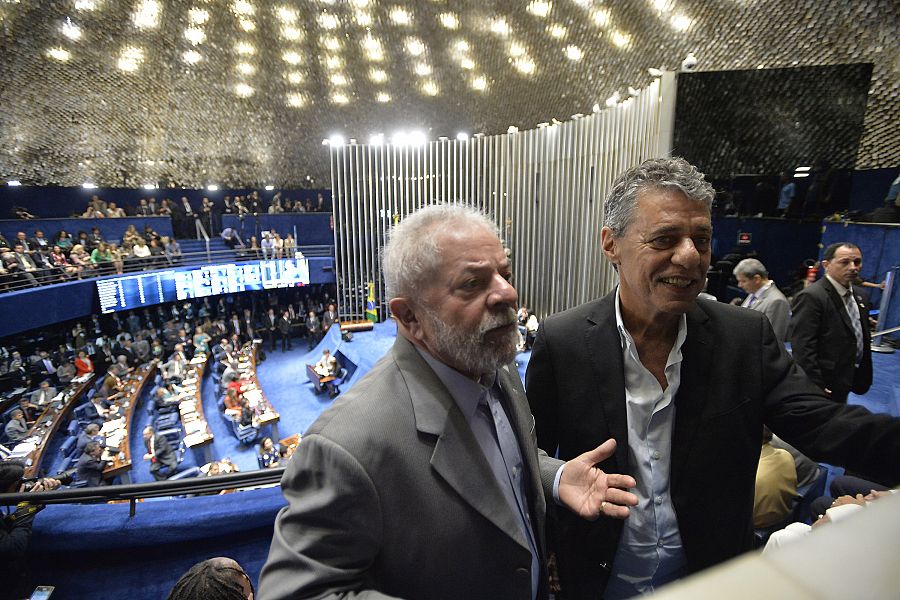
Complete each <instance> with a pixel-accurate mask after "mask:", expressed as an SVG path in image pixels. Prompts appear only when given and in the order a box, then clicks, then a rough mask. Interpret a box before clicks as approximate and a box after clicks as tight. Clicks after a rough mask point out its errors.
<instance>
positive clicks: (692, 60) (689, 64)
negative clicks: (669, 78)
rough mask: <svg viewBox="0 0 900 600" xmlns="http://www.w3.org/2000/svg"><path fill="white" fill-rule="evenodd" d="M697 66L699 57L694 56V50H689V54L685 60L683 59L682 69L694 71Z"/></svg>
mask: <svg viewBox="0 0 900 600" xmlns="http://www.w3.org/2000/svg"><path fill="white" fill-rule="evenodd" d="M696 68H697V57H696V56H694V53H693V52H688V55H687V56H685V57H684V60H683V61H681V70H682V71H688V72H689V71H693V70H694V69H696Z"/></svg>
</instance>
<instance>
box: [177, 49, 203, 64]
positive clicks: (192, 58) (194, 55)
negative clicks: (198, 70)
mask: <svg viewBox="0 0 900 600" xmlns="http://www.w3.org/2000/svg"><path fill="white" fill-rule="evenodd" d="M202 59H203V55H202V54H200V53H199V52H197V51H196V50H188V51H187V52H185V53H184V54H182V55H181V60H183V61H184V62H186V63H187V64H189V65H194V64H197V63H198V62H200V61H201V60H202Z"/></svg>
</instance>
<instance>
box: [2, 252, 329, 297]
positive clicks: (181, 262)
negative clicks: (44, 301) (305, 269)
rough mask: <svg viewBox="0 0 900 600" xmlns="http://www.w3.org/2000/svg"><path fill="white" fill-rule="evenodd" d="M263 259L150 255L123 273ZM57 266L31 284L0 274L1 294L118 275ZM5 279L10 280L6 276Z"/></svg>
mask: <svg viewBox="0 0 900 600" xmlns="http://www.w3.org/2000/svg"><path fill="white" fill-rule="evenodd" d="M299 250H300V251H301V252H303V255H304V256H306V257H327V256H333V253H334V247H333V246H303V247H300V248H299ZM262 258H263V254H262V250H251V249H250V248H247V247H243V248H236V249H234V250H231V249H226V250H210V249H207V250H206V251H200V252H184V253H182V254H181V255H180V256H177V257H173V258H168V257H166V256H165V255H159V256H151V257H148V258H135V257H125V258H124V259H123V268H122V274H123V275H124V274H129V273H142V272H148V271H158V270H165V269H170V268H173V267H184V266H193V265H205V264H220V263H229V262H235V263H241V262H247V261H251V260H259V259H262ZM60 271H61V270H60V269H59V268H58V267H55V268H46V267H41V268H40V269H39V270H38V271H34V272H32V276H33V277H34V283H35V284H36V285H32V282H31V281H30V280H27V279H24V278H21V279H19V280H18V281H15V280H10V281H6V282H3V278H4V276H2V275H0V294H2V293H5V292H14V291H21V290H26V289H34V288H35V287H46V286H48V285H54V284H61V283H71V282H73V281H79V280H80V281H84V280H92V279H100V278H102V277H108V276H111V275H119V273H115V272H114V268H113V266H112V263H109V262H108V263H105V264H104V266H103V267H100V268H97V267H94V268H93V269H92V270H91V271H87V272H83V273H82V276H81V278H80V279H76V278H68V279H67V278H65V277H64V276H63V275H62V274H61V272H60ZM6 277H10V276H9V275H7V276H6Z"/></svg>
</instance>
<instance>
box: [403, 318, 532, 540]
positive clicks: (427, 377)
mask: <svg viewBox="0 0 900 600" xmlns="http://www.w3.org/2000/svg"><path fill="white" fill-rule="evenodd" d="M393 355H394V360H395V361H396V362H397V366H398V367H399V368H400V372H401V374H402V375H403V378H404V380H405V381H406V385H407V388H408V390H409V395H410V400H411V402H412V407H413V413H414V414H415V420H416V429H418V430H419V431H420V432H422V433H425V434H430V435H433V436H437V441H436V442H435V445H434V451H433V453H432V455H431V466H432V467H433V468H434V470H435V471H436V472H437V473H438V474H439V475H440V476H441V477H442V478H443V479H444V480H445V481H446V482H447V483H448V484H449V485H450V487H452V488H453V489H454V490H456V492H457V493H458V494H459V495H460V497H461V498H462V499H463V500H464V501H465V502H466V503H468V504H469V505H470V506H472V508H474V509H475V510H476V511H477V512H479V513H480V514H481V515H482V516H483V517H485V518H486V519H487V520H488V521H490V522H491V523H493V524H494V525H496V526H497V528H498V529H500V530H501V531H502V532H504V533H505V534H506V535H508V536H510V537H511V538H513V539H515V540H516V542H518V543H519V544H520V545H521V546H522V547H523V548H526V549H527V548H529V545H528V541H527V540H526V539H525V537H524V536H523V535H522V531H521V528H520V526H519V523H518V521H517V518H518V517H516V515H515V514H514V513H513V512H512V508H511V507H510V506H509V503H508V502H507V501H506V497H505V496H504V495H503V491H502V490H501V489H500V484H499V483H498V482H497V479H496V478H495V477H494V473H493V471H491V467H490V465H489V464H488V462H487V459H486V458H485V457H484V453H483V452H482V450H481V446H479V445H478V440H476V439H475V435H474V434H473V433H472V430H471V428H470V427H469V424H468V423H467V422H466V418H465V416H464V415H463V414H462V412H461V411H460V410H459V408H458V407H457V406H456V402H454V400H453V398H452V397H451V396H450V393H449V392H448V391H447V389H446V388H445V387H444V384H443V383H442V382H441V380H440V379H439V378H438V376H437V375H436V374H435V373H434V371H432V369H431V367H429V366H428V363H426V362H425V360H424V359H423V358H422V357H421V356H420V355H419V353H418V351H417V350H416V349H415V347H414V346H413V345H412V343H410V342H409V341H408V340H406V339H405V338H404V337H402V336H401V335H397V340H396V342H395V343H394V347H393Z"/></svg>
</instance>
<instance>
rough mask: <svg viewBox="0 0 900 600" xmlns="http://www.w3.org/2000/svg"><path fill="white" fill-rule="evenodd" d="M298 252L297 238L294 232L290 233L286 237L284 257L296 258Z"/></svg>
mask: <svg viewBox="0 0 900 600" xmlns="http://www.w3.org/2000/svg"><path fill="white" fill-rule="evenodd" d="M296 254H297V240H295V239H294V234H293V233H289V234H287V237H285V238H284V257H285V258H294V256H295V255H296Z"/></svg>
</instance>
